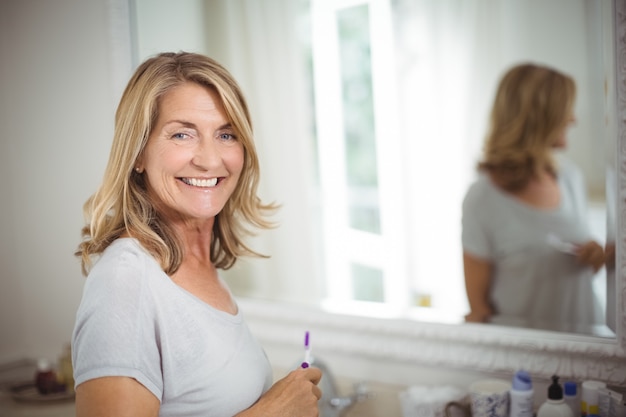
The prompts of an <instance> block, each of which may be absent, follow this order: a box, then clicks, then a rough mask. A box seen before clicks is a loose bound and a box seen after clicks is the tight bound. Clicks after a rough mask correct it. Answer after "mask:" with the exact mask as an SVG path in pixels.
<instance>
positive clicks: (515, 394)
mask: <svg viewBox="0 0 626 417" xmlns="http://www.w3.org/2000/svg"><path fill="white" fill-rule="evenodd" d="M533 394H534V391H533V384H532V380H531V379H530V375H529V374H528V372H526V371H522V370H520V371H517V372H516V373H515V375H514V376H513V385H512V388H511V390H510V391H509V395H510V398H509V417H533Z"/></svg>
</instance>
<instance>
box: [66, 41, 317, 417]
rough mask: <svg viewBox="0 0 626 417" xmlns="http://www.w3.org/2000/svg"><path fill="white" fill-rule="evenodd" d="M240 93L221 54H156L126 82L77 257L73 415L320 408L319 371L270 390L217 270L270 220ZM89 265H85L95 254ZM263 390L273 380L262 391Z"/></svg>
mask: <svg viewBox="0 0 626 417" xmlns="http://www.w3.org/2000/svg"><path fill="white" fill-rule="evenodd" d="M258 180H259V164H258V160H257V154H256V151H255V148H254V144H253V136H252V126H251V121H250V115H249V113H248V108H247V105H246V102H245V100H244V97H243V95H242V92H241V90H240V88H239V87H238V85H237V83H236V82H235V80H234V79H233V78H232V77H231V75H230V74H229V73H228V72H227V71H226V70H225V69H224V68H223V67H221V66H220V65H219V64H218V63H216V62H215V61H213V60H211V59H210V58H207V57H205V56H202V55H198V54H192V53H185V52H181V53H177V54H175V53H163V54H159V55H157V56H155V57H152V58H150V59H148V60H147V61H145V62H144V63H143V64H141V65H140V66H139V67H138V68H137V70H136V72H135V74H134V75H133V76H132V78H131V79H130V81H129V84H128V86H127V87H126V90H125V91H124V94H123V96H122V99H121V101H120V104H119V107H118V109H117V113H116V119H115V133H114V139H113V144H112V149H111V154H110V157H109V162H108V165H107V168H106V171H105V175H104V180H103V182H102V185H101V186H100V188H99V189H98V190H97V192H96V193H95V194H94V195H93V196H92V197H91V198H90V199H89V200H88V201H87V203H86V204H85V213H86V216H87V218H88V223H87V225H86V226H85V227H84V229H83V236H84V240H83V242H82V243H81V245H80V247H79V250H78V251H77V255H78V256H80V257H81V260H82V267H83V272H84V273H85V274H88V277H87V281H86V284H85V289H84V294H83V299H82V301H81V305H80V307H79V309H78V312H77V318H76V324H75V329H74V334H73V342H72V344H73V364H74V374H75V380H76V414H77V416H93V415H98V416H134V417H141V416H146V417H147V416H162V417H163V416H176V417H183V416H224V417H225V416H233V415H237V416H242V417H243V416H268V415H271V416H290V417H292V416H296V415H297V416H298V417H301V416H317V413H318V409H317V400H318V399H319V398H320V396H321V392H320V390H319V388H318V387H317V383H318V382H319V380H320V378H321V373H320V371H319V369H316V368H307V369H297V370H294V371H292V372H291V373H289V374H288V375H287V376H286V377H285V378H283V379H282V380H280V381H278V382H277V383H276V384H274V385H273V386H271V382H272V379H271V378H272V374H271V368H270V365H269V363H268V360H267V358H266V356H265V354H264V352H263V350H262V348H261V346H260V345H259V344H258V342H257V341H256V340H255V339H254V337H253V336H252V335H251V333H250V331H249V329H248V328H247V326H246V324H245V322H244V321H243V318H242V313H241V311H240V310H239V309H238V307H237V304H236V303H235V301H234V299H233V297H232V295H231V293H230V291H229V289H228V287H227V286H226V284H225V283H224V282H223V281H222V280H221V279H220V276H219V273H218V269H228V268H230V267H231V266H233V264H234V263H235V262H236V260H237V258H238V257H239V256H242V255H252V256H262V255H260V254H258V253H255V252H254V251H253V250H252V249H250V248H249V247H247V246H246V245H245V243H244V242H243V237H244V236H245V235H247V234H249V233H251V227H256V228H261V229H266V228H269V227H271V226H272V225H271V223H270V222H268V220H266V218H265V216H266V215H268V214H269V213H270V212H271V211H272V210H273V209H274V208H275V207H274V206H273V205H266V204H262V203H261V201H260V200H259V198H258V197H257V195H256V191H257V185H258ZM94 257H95V258H97V260H96V262H92V259H93V258H94ZM270 386H271V387H270Z"/></svg>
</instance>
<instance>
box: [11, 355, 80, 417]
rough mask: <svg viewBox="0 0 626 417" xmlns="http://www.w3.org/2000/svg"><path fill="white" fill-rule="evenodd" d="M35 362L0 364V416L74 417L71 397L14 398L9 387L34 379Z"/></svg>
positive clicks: (21, 361)
mask: <svg viewBox="0 0 626 417" xmlns="http://www.w3.org/2000/svg"><path fill="white" fill-rule="evenodd" d="M36 368H37V366H36V363H35V362H34V361H32V360H28V359H25V360H20V361H16V362H11V363H8V364H4V365H2V366H0V417H74V416H75V414H76V412H75V406H74V401H73V399H71V398H69V399H68V398H64V399H57V400H55V401H50V400H46V401H32V400H28V399H27V398H23V399H21V400H19V401H18V400H16V399H15V398H14V396H13V395H12V391H11V387H13V386H15V385H18V384H20V383H24V382H28V381H31V380H32V379H34V375H35V371H36Z"/></svg>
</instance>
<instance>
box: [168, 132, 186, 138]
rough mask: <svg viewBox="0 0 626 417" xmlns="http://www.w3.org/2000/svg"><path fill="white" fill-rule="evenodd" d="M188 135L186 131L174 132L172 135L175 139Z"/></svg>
mask: <svg viewBox="0 0 626 417" xmlns="http://www.w3.org/2000/svg"><path fill="white" fill-rule="evenodd" d="M187 137H189V135H187V134H186V133H174V134H173V135H172V138H173V139H185V138H187Z"/></svg>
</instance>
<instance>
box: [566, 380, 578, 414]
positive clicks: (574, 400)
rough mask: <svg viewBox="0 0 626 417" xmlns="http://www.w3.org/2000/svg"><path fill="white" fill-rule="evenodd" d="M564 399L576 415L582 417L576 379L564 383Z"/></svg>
mask: <svg viewBox="0 0 626 417" xmlns="http://www.w3.org/2000/svg"><path fill="white" fill-rule="evenodd" d="M563 399H564V400H565V403H566V404H567V405H569V406H570V408H571V409H572V413H574V417H580V416H581V413H582V410H581V408H580V407H581V406H580V398H579V397H578V384H577V383H576V382H574V381H567V382H565V383H564V384H563Z"/></svg>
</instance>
